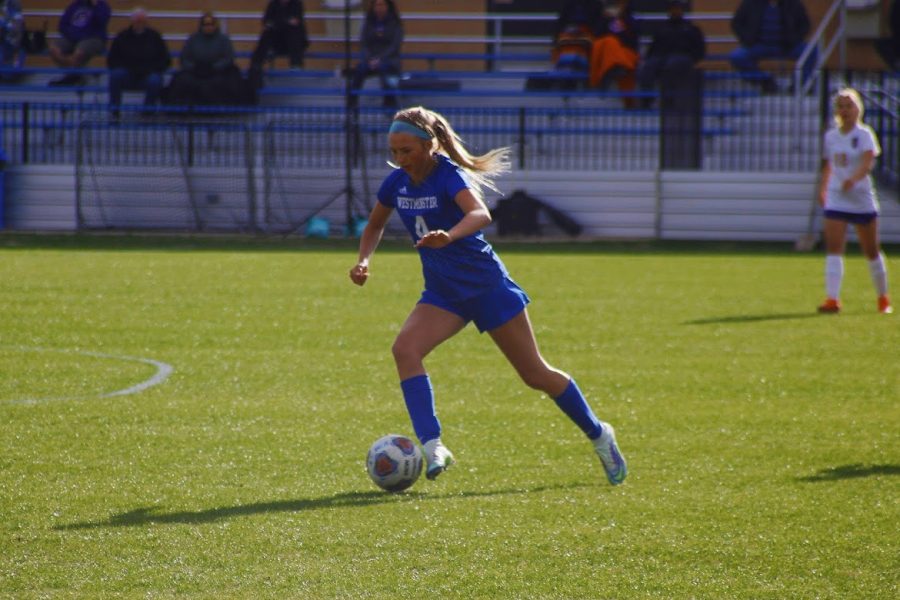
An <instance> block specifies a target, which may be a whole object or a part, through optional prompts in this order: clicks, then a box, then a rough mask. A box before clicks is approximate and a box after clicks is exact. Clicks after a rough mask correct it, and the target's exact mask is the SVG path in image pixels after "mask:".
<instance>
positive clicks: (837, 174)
mask: <svg viewBox="0 0 900 600" xmlns="http://www.w3.org/2000/svg"><path fill="white" fill-rule="evenodd" d="M868 151H871V152H873V153H874V154H875V156H878V155H879V154H881V146H879V145H878V138H877V137H875V132H873V131H872V129H871V128H870V127H869V126H868V125H864V124H857V125H856V127H854V128H853V129H851V130H850V132H849V133H841V131H840V129H837V128H834V129H831V130H829V131H828V132H827V133H826V134H825V145H824V149H823V158H824V159H825V160H827V161H828V163H829V164H830V165H831V177H830V178H829V180H828V187H827V189H826V192H825V209H826V210H839V211H842V212H850V213H872V212H878V196H877V194H876V193H875V187H874V186H873V185H872V176H871V175H867V176H866V177H864V178H863V179H862V181H859V182H857V183H856V185H854V186H853V187H852V188H851V189H850V191H849V192H845V191H843V190H842V189H841V186H842V185H843V183H844V181H846V180H847V179H849V178H850V176H851V175H853V174H854V173H855V172H856V170H857V169H858V168H859V165H860V163H861V162H862V159H863V154H865V153H866V152H868Z"/></svg>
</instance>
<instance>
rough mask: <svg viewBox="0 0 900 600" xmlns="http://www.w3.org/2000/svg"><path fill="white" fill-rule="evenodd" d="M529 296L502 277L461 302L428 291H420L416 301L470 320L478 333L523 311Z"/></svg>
mask: <svg viewBox="0 0 900 600" xmlns="http://www.w3.org/2000/svg"><path fill="white" fill-rule="evenodd" d="M529 302H531V299H530V298H529V297H528V294H526V293H525V290H523V289H522V288H520V287H519V286H518V285H517V284H516V282H515V281H513V280H512V279H510V278H508V277H504V278H503V280H502V281H501V282H500V284H499V285H497V287H495V288H494V289H492V290H490V291H488V292H485V293H483V294H480V295H478V296H475V297H473V298H468V299H466V300H461V301H451V300H447V299H446V298H444V297H443V296H441V295H440V294H436V293H435V292H432V291H430V290H425V291H424V292H422V297H421V298H420V299H419V304H431V305H433V306H437V307H438V308H443V309H444V310H446V311H449V312H452V313H453V314H455V315H457V316H459V317H460V318H462V319H463V320H464V321H465V322H466V323H468V322H469V321H472V322H473V323H475V327H477V328H478V332H479V333H484V332H485V331H490V330H492V329H496V328H498V327H500V326H501V325H503V324H505V323H507V322H508V321H509V320H510V319H512V318H513V317H515V316H516V315H518V314H519V313H520V312H522V311H523V310H525V307H526V306H527V305H528V303H529Z"/></svg>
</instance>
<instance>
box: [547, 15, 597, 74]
mask: <svg viewBox="0 0 900 600" xmlns="http://www.w3.org/2000/svg"><path fill="white" fill-rule="evenodd" d="M603 23H604V16H603V2H601V1H600V0H568V1H567V2H566V3H565V4H563V7H562V9H560V11H559V17H558V18H557V20H556V31H555V33H554V36H553V53H552V57H551V59H552V62H553V68H554V69H557V70H560V71H573V72H583V73H587V72H588V70H589V69H590V62H591V48H592V47H593V45H594V40H595V39H596V38H597V36H598V35H599V34H600V32H601V31H602V30H603Z"/></svg>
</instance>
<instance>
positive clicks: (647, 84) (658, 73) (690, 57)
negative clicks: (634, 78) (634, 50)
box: [638, 0, 706, 108]
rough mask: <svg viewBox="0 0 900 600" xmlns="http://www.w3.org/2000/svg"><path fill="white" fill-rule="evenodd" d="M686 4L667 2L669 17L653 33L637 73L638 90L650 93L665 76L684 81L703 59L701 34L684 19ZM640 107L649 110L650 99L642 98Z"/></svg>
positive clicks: (651, 99) (697, 28) (680, 1)
mask: <svg viewBox="0 0 900 600" xmlns="http://www.w3.org/2000/svg"><path fill="white" fill-rule="evenodd" d="M686 4H687V1H686V0H669V2H668V10H669V18H668V19H667V20H666V21H665V22H664V23H662V25H661V26H660V27H658V28H657V30H656V31H655V32H654V34H653V41H652V42H651V43H650V48H648V49H647V53H646V55H645V56H644V60H643V62H642V64H641V67H640V69H639V71H638V83H639V85H640V89H641V91H644V92H649V91H651V90H653V88H654V87H655V86H656V84H657V82H659V80H660V79H661V78H662V77H663V76H664V75H665V76H666V77H671V78H672V80H673V81H678V80H681V79H684V76H685V75H686V74H688V73H689V72H690V71H691V69H693V68H694V65H696V64H697V63H698V62H700V61H701V60H703V57H704V56H706V39H705V37H704V36H703V31H701V30H700V28H699V27H697V26H696V25H694V24H693V23H691V22H690V21H688V20H687V19H685V18H684V10H685V6H686ZM641 104H642V105H643V106H644V107H646V108H649V107H650V106H652V104H653V98H650V97H647V98H643V99H642V100H641Z"/></svg>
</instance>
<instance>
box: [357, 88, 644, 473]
mask: <svg viewBox="0 0 900 600" xmlns="http://www.w3.org/2000/svg"><path fill="white" fill-rule="evenodd" d="M388 144H389V146H390V151H391V157H392V159H393V162H394V166H395V167H396V168H395V169H394V170H393V171H392V172H391V173H389V174H388V176H387V177H386V178H385V179H384V182H383V183H382V185H381V188H380V189H379V191H378V201H377V202H376V203H375V206H374V207H373V208H372V211H371V213H370V214H369V220H368V223H367V224H366V227H365V229H364V230H363V233H362V235H361V236H360V241H359V256H358V259H357V262H356V264H355V265H354V266H353V268H351V269H350V279H351V281H353V283H355V284H356V285H359V286H362V285H364V284H365V283H366V281H367V280H368V278H369V262H370V260H371V258H372V255H373V254H374V252H375V249H376V248H377V247H378V243H379V242H380V241H381V237H382V235H383V234H384V228H385V226H386V225H387V222H388V219H390V217H391V215H392V214H393V213H394V211H396V212H397V215H398V216H399V217H400V220H401V221H402V222H403V225H404V226H405V227H406V229H407V231H408V232H409V235H410V238H411V239H412V241H413V245H414V246H415V248H416V250H417V251H418V253H419V258H420V259H421V261H422V273H423V275H424V280H425V289H424V291H423V292H422V296H421V298H420V299H419V301H418V303H417V304H416V306H415V308H413V310H412V312H411V313H410V315H409V317H408V318H407V319H406V322H405V323H404V324H403V326H402V327H401V329H400V333H399V334H398V335H397V339H396V340H395V341H394V345H393V348H392V350H393V354H394V362H395V364H396V367H397V373H398V375H399V377H400V388H401V391H402V393H403V399H404V401H405V403H406V408H407V411H408V412H409V416H410V420H411V421H412V425H413V429H414V430H415V432H416V437H418V438H419V441H420V442H421V443H422V445H423V446H424V448H425V458H426V461H427V464H428V466H427V468H426V471H425V476H426V477H427V478H428V479H434V478H436V477H437V476H438V475H440V474H441V473H442V472H444V471H445V470H446V469H447V468H448V467H449V466H451V465H452V464H453V463H454V458H453V454H452V453H451V452H450V450H449V449H447V447H446V446H445V445H444V444H443V442H442V441H441V424H440V421H438V418H437V412H436V410H435V402H434V392H433V389H432V387H431V380H430V378H429V376H428V373H427V371H426V370H425V365H424V360H425V357H426V356H427V355H428V354H430V353H431V351H432V350H434V349H435V348H436V347H437V346H438V345H440V344H442V343H443V342H445V341H447V340H449V339H450V338H451V337H453V336H454V335H456V334H457V333H459V332H460V331H462V330H463V328H465V326H466V325H467V324H468V323H469V321H472V322H474V323H475V326H476V327H477V328H478V330H479V331H480V332H487V333H488V335H490V337H491V339H492V340H493V341H494V343H495V344H496V345H497V347H498V348H499V349H500V351H501V352H503V355H504V356H506V358H507V360H508V361H509V362H510V364H511V365H512V366H513V368H514V369H515V370H516V372H517V373H518V374H519V377H520V378H521V379H522V381H523V382H524V383H525V384H526V385H528V386H529V387H531V388H533V389H536V390H539V391H542V392H544V393H545V394H547V395H548V396H550V397H551V398H553V399H554V401H555V402H556V405H557V406H558V407H559V408H560V409H561V410H562V411H563V413H565V415H566V416H568V417H569V419H571V420H572V422H574V423H575V424H576V425H577V426H578V428H579V429H581V431H582V432H583V433H584V434H585V435H586V436H587V437H588V439H589V440H590V441H591V444H592V445H593V448H594V452H595V453H596V454H597V456H598V457H599V458H600V463H601V465H602V466H603V470H604V471H605V472H606V478H607V480H608V481H609V482H610V483H611V484H612V485H618V484H620V483H622V482H623V481H624V480H625V476H626V474H627V468H626V465H625V459H624V458H623V457H622V454H621V453H620V452H619V448H618V446H617V444H616V438H615V432H614V431H613V428H612V426H610V425H609V424H608V423H604V422H602V421H600V420H599V419H598V418H597V417H596V416H595V415H594V413H593V411H592V410H591V407H590V406H589V405H588V403H587V401H586V400H585V397H584V395H583V394H582V393H581V390H580V389H579V388H578V386H577V385H576V384H575V380H574V379H572V377H570V376H569V375H568V374H567V373H565V372H563V371H561V370H559V369H556V368H555V367H553V366H551V365H550V364H549V363H547V361H546V360H545V359H544V357H543V356H542V355H541V352H540V350H539V349H538V344H537V341H536V340H535V336H534V330H533V329H532V327H531V321H530V319H529V317H528V311H527V309H526V306H527V305H528V303H529V298H528V295H527V294H526V293H525V291H524V290H523V289H522V288H521V287H519V286H518V285H517V284H516V282H515V281H513V280H512V278H511V277H510V276H509V273H508V272H507V270H506V267H505V266H504V264H503V262H502V261H501V260H500V257H499V256H497V254H496V253H495V252H494V249H493V248H492V247H491V245H490V244H489V243H488V242H487V240H485V238H484V235H483V233H482V231H481V230H482V229H483V228H484V227H486V226H487V225H488V224H490V222H491V213H490V211H489V210H488V208H487V206H486V205H485V203H484V200H483V198H482V193H481V188H482V186H486V187H489V188H491V189H496V188H495V187H494V184H493V179H494V178H495V177H496V176H499V175H500V174H502V173H503V172H505V171H506V170H507V169H508V167H509V149H508V148H498V149H494V150H491V151H489V152H487V153H485V154H483V155H480V156H474V155H472V154H469V152H468V151H467V150H466V149H465V148H464V147H463V145H462V142H461V141H460V139H459V137H458V136H457V135H456V132H455V131H454V130H453V128H452V127H451V126H450V123H449V122H448V121H447V120H446V119H445V118H444V117H443V116H442V115H440V114H438V113H436V112H434V111H431V110H428V109H426V108H423V107H421V106H417V107H412V108H407V109H404V110H401V111H399V112H397V113H396V114H395V115H394V119H393V122H392V123H391V126H390V129H389V130H388Z"/></svg>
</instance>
